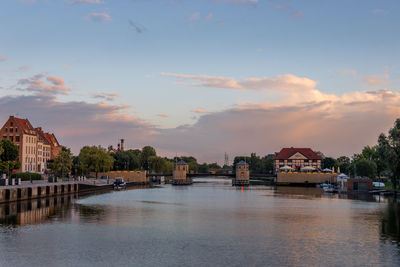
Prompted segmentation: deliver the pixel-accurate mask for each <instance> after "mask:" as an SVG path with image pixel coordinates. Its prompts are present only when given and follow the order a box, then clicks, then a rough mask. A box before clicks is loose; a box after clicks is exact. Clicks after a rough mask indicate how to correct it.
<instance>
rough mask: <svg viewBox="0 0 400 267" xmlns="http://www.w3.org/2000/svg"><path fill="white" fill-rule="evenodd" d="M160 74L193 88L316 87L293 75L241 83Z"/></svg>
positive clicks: (247, 79)
mask: <svg viewBox="0 0 400 267" xmlns="http://www.w3.org/2000/svg"><path fill="white" fill-rule="evenodd" d="M161 74H162V75H164V76H170V77H174V78H176V79H177V80H178V82H180V84H182V85H188V86H194V87H213V88H225V89H237V90H278V91H293V90H302V91H304V90H305V91H310V90H313V89H314V88H315V86H316V85H317V82H316V81H313V80H311V79H309V78H305V77H297V76H295V75H293V74H285V75H280V76H276V77H273V78H268V77H264V78H245V79H244V80H241V81H238V80H236V79H234V78H231V77H223V76H209V75H187V74H176V73H166V72H162V73H161Z"/></svg>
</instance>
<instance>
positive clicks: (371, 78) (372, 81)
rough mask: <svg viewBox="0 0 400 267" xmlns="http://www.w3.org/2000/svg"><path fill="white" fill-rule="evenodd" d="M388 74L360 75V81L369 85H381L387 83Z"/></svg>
mask: <svg viewBox="0 0 400 267" xmlns="http://www.w3.org/2000/svg"><path fill="white" fill-rule="evenodd" d="M388 79H389V74H386V73H385V74H381V75H379V74H371V75H364V76H363V77H362V81H363V82H365V83H367V84H369V85H383V84H387V83H389V81H388Z"/></svg>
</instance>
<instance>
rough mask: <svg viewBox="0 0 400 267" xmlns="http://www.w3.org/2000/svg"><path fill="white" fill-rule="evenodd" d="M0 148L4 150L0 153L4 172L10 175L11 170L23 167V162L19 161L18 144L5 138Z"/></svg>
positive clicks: (0, 143)
mask: <svg viewBox="0 0 400 267" xmlns="http://www.w3.org/2000/svg"><path fill="white" fill-rule="evenodd" d="M0 150H1V152H2V153H1V154H0V160H1V162H0V170H1V171H2V172H8V175H10V171H11V170H14V169H19V168H20V167H21V163H20V162H18V156H19V149H18V146H16V145H15V144H14V143H13V142H11V141H10V140H8V139H3V140H1V142H0Z"/></svg>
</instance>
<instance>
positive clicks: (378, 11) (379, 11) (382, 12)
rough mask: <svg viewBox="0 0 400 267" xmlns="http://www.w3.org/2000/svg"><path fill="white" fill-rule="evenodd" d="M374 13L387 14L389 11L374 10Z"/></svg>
mask: <svg viewBox="0 0 400 267" xmlns="http://www.w3.org/2000/svg"><path fill="white" fill-rule="evenodd" d="M372 13H373V14H384V13H387V11H386V10H384V9H374V10H372Z"/></svg>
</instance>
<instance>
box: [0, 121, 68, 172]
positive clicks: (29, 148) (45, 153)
mask: <svg viewBox="0 0 400 267" xmlns="http://www.w3.org/2000/svg"><path fill="white" fill-rule="evenodd" d="M0 138H2V139H8V140H10V141H11V142H13V143H14V144H15V145H17V146H18V148H19V157H18V160H19V162H21V168H20V169H19V170H18V171H21V172H44V171H45V170H46V168H47V162H48V161H49V160H50V159H54V158H55V157H57V155H58V153H60V151H61V146H60V144H59V143H58V141H57V138H56V137H55V135H54V134H50V133H46V132H44V131H43V130H42V128H41V127H37V128H34V127H33V126H32V124H31V123H30V122H29V120H28V119H21V118H16V117H14V116H10V117H9V118H8V120H7V122H6V123H5V124H4V125H3V127H2V128H1V129H0Z"/></svg>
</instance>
